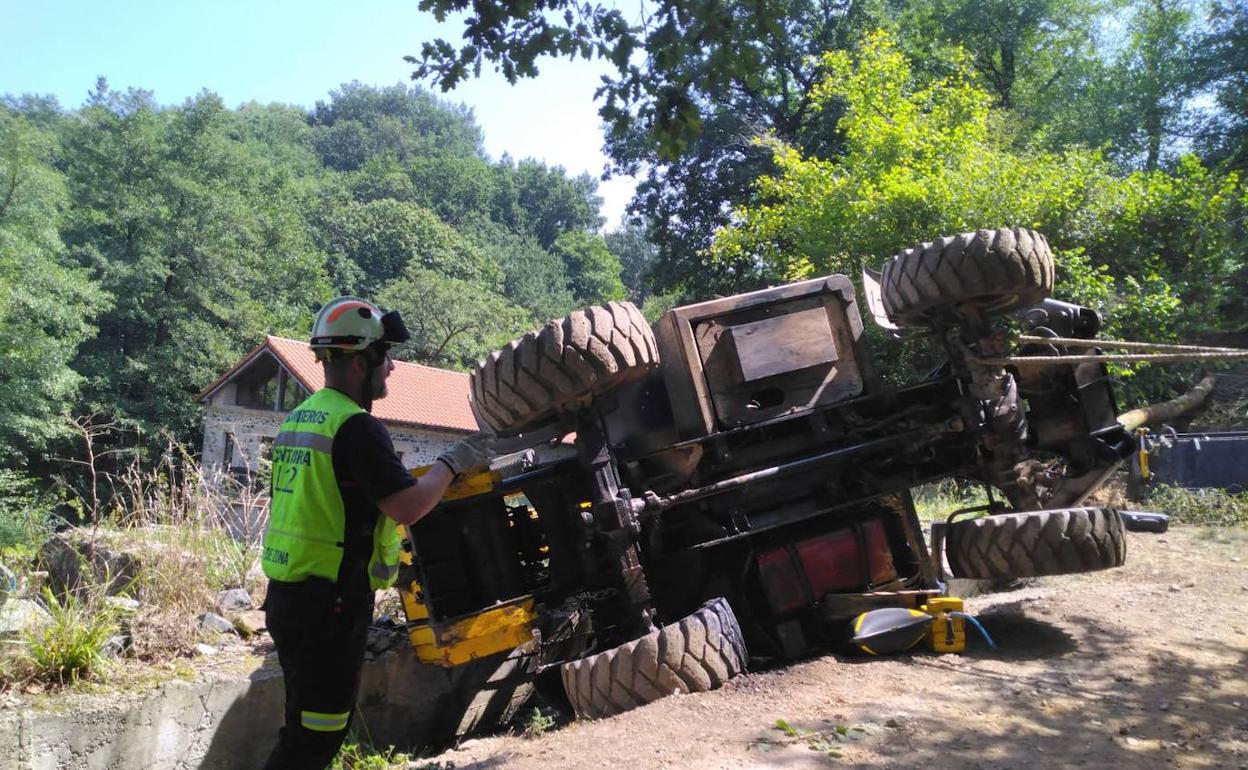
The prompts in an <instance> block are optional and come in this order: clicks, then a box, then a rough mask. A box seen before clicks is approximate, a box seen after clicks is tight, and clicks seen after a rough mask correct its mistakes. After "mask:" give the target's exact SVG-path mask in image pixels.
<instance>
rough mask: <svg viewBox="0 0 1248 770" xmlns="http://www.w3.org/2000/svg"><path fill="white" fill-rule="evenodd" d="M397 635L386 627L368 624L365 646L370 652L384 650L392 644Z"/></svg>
mask: <svg viewBox="0 0 1248 770" xmlns="http://www.w3.org/2000/svg"><path fill="white" fill-rule="evenodd" d="M396 640H397V636H396V634H395V633H394V631H393V630H391V629H387V628H377V627H375V626H370V627H369V629H368V641H367V642H366V647H367V649H368V651H369V652H371V653H374V654H376V653H379V652H385V651H386V650H388V649H390V648H391V647H393V646H394V643H395V641H396Z"/></svg>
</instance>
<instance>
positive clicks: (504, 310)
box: [378, 264, 529, 369]
mask: <svg viewBox="0 0 1248 770" xmlns="http://www.w3.org/2000/svg"><path fill="white" fill-rule="evenodd" d="M378 300H379V301H380V302H381V303H382V305H384V306H385V307H388V308H393V309H395V310H398V311H399V312H401V313H402V314H403V318H404V320H405V321H406V323H407V328H408V331H410V332H411V334H412V338H411V339H410V340H408V341H407V342H405V343H403V344H402V345H400V346H398V347H397V348H396V349H395V355H396V356H397V357H398V358H400V359H402V360H405V361H415V362H418V363H422V364H426V365H428V366H438V367H442V368H450V369H465V368H468V367H470V366H472V365H473V364H475V363H476V362H477V360H478V359H480V358H481V357H483V356H484V355H485V354H486V353H487V352H489V351H490V350H493V349H494V348H497V347H501V346H502V345H504V344H506V343H507V341H508V340H510V339H511V338H513V337H517V336H519V335H520V334H523V333H524V332H525V331H528V325H529V316H528V314H527V313H526V312H525V311H524V310H523V309H521V308H518V307H516V306H514V305H511V304H509V303H508V301H507V299H506V298H505V297H503V296H502V295H500V294H498V293H496V292H492V291H490V290H488V289H486V288H484V287H482V286H480V285H478V284H474V283H470V282H468V281H464V280H461V279H458V278H448V277H447V276H444V275H442V274H441V273H436V272H434V271H432V270H428V269H426V268H424V267H421V266H420V265H417V264H412V265H411V266H409V267H408V270H407V272H406V273H405V274H404V276H403V280H402V281H396V282H394V283H393V284H391V285H390V286H388V287H387V288H386V289H385V290H384V291H383V292H381V294H379V295H378Z"/></svg>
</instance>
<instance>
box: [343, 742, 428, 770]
mask: <svg viewBox="0 0 1248 770" xmlns="http://www.w3.org/2000/svg"><path fill="white" fill-rule="evenodd" d="M410 762H411V758H410V757H409V756H408V755H407V754H404V753H402V752H399V751H395V749H394V747H393V746H391V747H389V748H386V749H377V748H374V747H373V746H370V745H368V744H367V743H360V742H359V741H357V740H355V739H354V738H348V739H347V740H346V742H344V743H343V745H342V749H340V750H339V751H338V756H336V757H334V761H333V763H332V764H331V765H330V766H329V767H330V770H401V769H402V768H406V767H408V766H409V763H410Z"/></svg>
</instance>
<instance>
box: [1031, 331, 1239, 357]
mask: <svg viewBox="0 0 1248 770" xmlns="http://www.w3.org/2000/svg"><path fill="white" fill-rule="evenodd" d="M1018 341H1019V342H1028V343H1038V344H1043V345H1061V346H1063V347H1068V348H1122V349H1123V350H1156V351H1159V352H1164V353H1246V352H1248V351H1246V350H1244V349H1243V348H1219V347H1212V346H1208V345H1171V344H1169V343H1161V342H1129V341H1127V340H1097V339H1091V340H1085V339H1082V338H1071V337H1037V336H1034V335H1028V334H1020V335H1019V336H1018Z"/></svg>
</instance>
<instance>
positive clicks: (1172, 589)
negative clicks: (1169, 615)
mask: <svg viewBox="0 0 1248 770" xmlns="http://www.w3.org/2000/svg"><path fill="white" fill-rule="evenodd" d="M1168 590H1169V591H1170V593H1172V594H1177V593H1178V592H1179V587H1178V586H1176V585H1172V586H1170V588H1169V589H1168Z"/></svg>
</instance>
